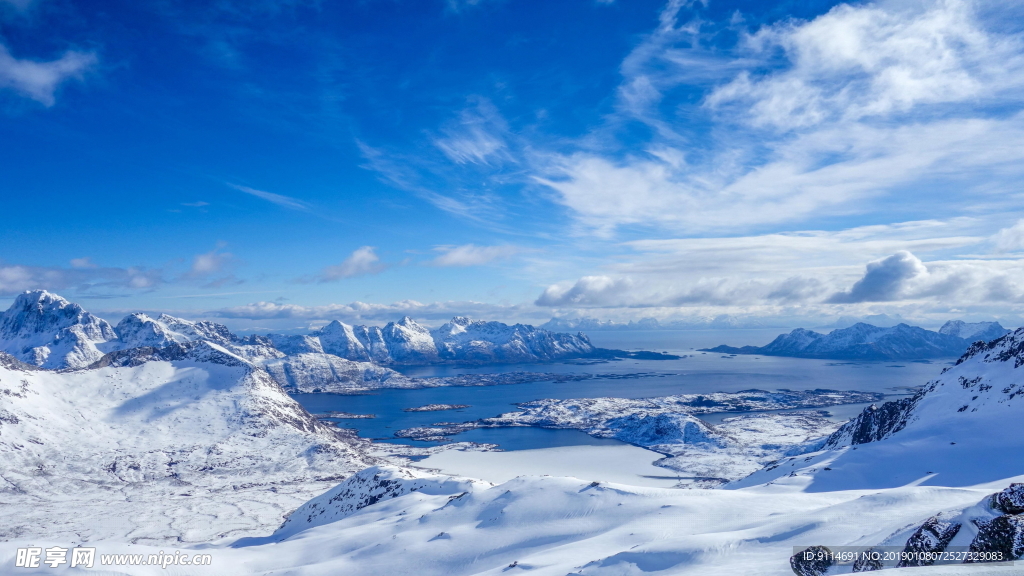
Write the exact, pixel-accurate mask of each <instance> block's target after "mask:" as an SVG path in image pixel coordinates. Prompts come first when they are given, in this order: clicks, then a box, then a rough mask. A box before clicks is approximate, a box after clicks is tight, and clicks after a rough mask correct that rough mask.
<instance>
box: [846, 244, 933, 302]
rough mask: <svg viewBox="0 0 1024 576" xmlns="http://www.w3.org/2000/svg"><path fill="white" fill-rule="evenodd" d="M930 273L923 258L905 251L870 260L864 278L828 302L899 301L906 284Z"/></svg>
mask: <svg viewBox="0 0 1024 576" xmlns="http://www.w3.org/2000/svg"><path fill="white" fill-rule="evenodd" d="M927 273H928V269H927V268H925V266H924V264H923V263H921V260H919V259H918V258H917V256H914V255H913V254H911V253H910V252H907V251H906V250H901V251H899V252H897V253H895V254H893V255H892V256H889V257H888V258H883V259H881V260H875V261H874V262H870V263H868V266H867V271H866V272H865V273H864V277H863V278H861V279H860V280H857V282H856V284H854V285H853V287H852V288H850V289H849V290H848V291H846V292H839V293H837V294H834V295H833V296H832V297H831V298H829V302H834V303H840V304H841V303H852V302H888V301H890V300H899V299H900V297H901V296H903V294H904V292H905V290H906V287H907V284H908V283H910V282H911V281H913V280H914V279H915V278H917V277H918V276H923V275H925V274H927Z"/></svg>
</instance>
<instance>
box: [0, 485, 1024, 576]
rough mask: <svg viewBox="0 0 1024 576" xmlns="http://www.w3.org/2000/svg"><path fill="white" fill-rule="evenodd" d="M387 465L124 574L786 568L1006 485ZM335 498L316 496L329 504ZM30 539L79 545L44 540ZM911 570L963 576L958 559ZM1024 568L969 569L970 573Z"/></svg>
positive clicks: (112, 549)
mask: <svg viewBox="0 0 1024 576" xmlns="http://www.w3.org/2000/svg"><path fill="white" fill-rule="evenodd" d="M371 472H372V471H371ZM376 472H377V473H379V474H381V475H382V476H383V477H385V478H386V479H391V480H393V479H395V478H402V481H403V482H407V483H415V484H416V485H417V486H418V489H417V490H415V491H403V490H402V489H401V488H400V487H399V488H398V489H396V490H395V492H397V493H399V495H398V496H397V497H395V498H390V499H387V498H385V499H381V500H380V501H378V502H376V503H374V504H372V505H369V506H365V507H362V508H361V509H358V510H355V509H354V508H355V506H351V505H349V504H351V500H345V499H341V500H339V501H336V502H334V503H333V506H335V508H337V510H331V511H329V512H328V513H327V514H328V515H329V517H328V518H326V519H325V520H326V521H327V523H323V524H320V523H319V522H320V520H319V518H321V517H322V516H323V515H318V514H317V510H318V508H310V507H309V506H308V505H307V507H304V508H303V509H302V510H300V512H298V513H296V516H298V517H299V521H300V522H305V523H307V524H308V525H309V527H308V528H307V529H304V530H298V529H299V528H301V526H294V529H295V530H297V531H291V530H282V531H281V532H280V533H279V534H278V535H277V536H276V537H269V538H263V539H249V540H243V541H240V542H237V543H236V544H234V545H233V546H232V545H230V544H219V545H214V546H207V547H203V548H202V549H201V551H202V552H205V553H210V554H212V555H213V561H214V564H213V566H212V567H203V568H193V569H191V570H188V569H185V568H184V567H177V569H176V570H177V571H176V572H162V571H161V569H160V568H153V567H136V568H130V567H123V568H119V569H118V570H119V571H118V572H117V573H125V574H167V573H170V574H238V575H245V574H267V575H269V574H277V575H283V574H296V575H298V574H303V575H338V574H344V575H354V576H355V575H379V574H389V575H390V574H395V575H405V574H408V575H423V576H434V575H436V576H449V575H473V574H495V575H496V574H517V573H524V574H526V573H529V574H545V575H558V576H562V575H566V574H587V575H623V574H629V575H641V574H659V573H661V574H712V575H717V574H721V575H723V576H724V575H729V576H732V575H736V574H765V575H783V574H792V571H791V570H790V568H789V563H788V558H789V556H790V555H791V554H792V547H793V546H794V545H797V546H799V545H808V544H826V545H859V544H864V545H869V544H875V543H877V542H880V541H882V540H884V539H885V538H886V537H888V536H889V535H891V534H893V533H894V532H898V531H900V530H906V529H907V528H908V527H912V526H913V525H915V524H916V523H919V522H920V521H921V520H922V519H923V518H926V517H928V516H930V515H931V514H933V513H934V512H935V511H936V509H942V510H950V509H957V508H964V507H967V506H971V505H974V504H976V503H977V502H978V501H979V500H981V499H982V498H983V497H984V496H986V495H987V494H990V493H992V492H994V491H996V490H998V489H999V488H1002V487H1003V486H1005V483H1004V482H999V483H995V484H992V485H989V486H979V487H973V488H937V487H906V488H894V489H888V490H882V491H877V490H857V491H840V492H824V493H807V492H804V491H802V490H801V488H802V487H803V486H804V485H805V484H806V480H805V479H800V480H797V481H794V482H793V483H791V484H785V485H775V486H770V487H760V488H754V489H746V490H675V489H661V488H644V487H637V486H629V485H622V484H612V483H594V482H590V481H587V480H583V479H575V478H553V477H522V478H517V479H514V480H510V481H508V482H505V483H502V484H499V485H497V486H491V485H489V484H487V483H481V482H476V483H474V482H470V481H459V480H456V481H453V479H452V478H451V477H448V476H430V475H427V474H422V473H412V474H402V473H400V471H396V470H393V469H392V470H387V469H385V470H383V471H380V470H378V471H376ZM364 488H365V487H364ZM367 489H369V488H367ZM378 493H379V491H378ZM352 497H353V498H354V499H356V500H358V499H359V497H360V495H359V494H353V495H352ZM329 500H330V499H329V498H320V499H318V501H316V503H317V504H318V505H319V506H324V507H329V506H331V504H330V503H329ZM333 512H336V513H334V514H333V515H331V513H333ZM332 520H333V521H332ZM281 537H284V538H286V539H284V540H279V538H281ZM28 543H29V541H20V542H19V541H15V542H7V543H3V544H0V565H3V566H12V565H13V559H14V552H15V549H16V548H17V547H18V546H24V545H27V544H28ZM31 543H32V544H33V545H39V546H48V545H50V544H51V543H52V544H58V545H67V542H66V541H65V540H49V539H38V538H37V539H33V540H32V541H31ZM90 545H95V546H96V547H97V549H98V551H99V552H100V553H136V554H140V553H141V554H149V553H153V554H156V553H157V552H158V551H159V550H165V551H166V550H167V549H169V548H168V547H167V546H163V547H159V548H158V547H153V546H143V545H135V546H128V545H127V544H126V543H123V542H122V543H117V542H113V541H109V542H103V541H101V542H94V543H91V544H90ZM196 550H198V549H195V548H192V549H189V550H187V551H188V552H195V551H196ZM513 564H514V566H513V567H512V568H509V566H510V565H513ZM913 570H914V571H913V572H910V573H911V574H924V575H930V574H961V573H965V572H964V571H963V569H962V568H961V569H960V571H959V572H958V571H957V568H956V567H953V568H952V569H950V568H915V569H913ZM1019 571H1020V569H1019V568H1017V571H1016V572H1014V571H1012V570H1009V571H1008V570H1007V569H1006V568H996V569H991V568H981V567H971V568H970V570H969V571H967V572H966V573H970V574H986V573H1000V572H1002V573H1019ZM24 573H31V572H29V571H25V572H24ZM37 573H47V572H45V569H44V571H39V572H37ZM67 573H75V572H73V571H70V570H68V571H67ZM890 573H892V574H899V572H890Z"/></svg>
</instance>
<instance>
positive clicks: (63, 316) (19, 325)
mask: <svg viewBox="0 0 1024 576" xmlns="http://www.w3.org/2000/svg"><path fill="white" fill-rule="evenodd" d="M116 339H117V334H116V333H115V332H114V329H113V328H112V327H111V326H110V324H108V323H107V321H106V320H103V319H101V318H97V317H95V316H93V315H92V314H90V313H88V312H86V311H85V310H83V309H82V307H81V306H79V305H78V304H74V303H72V302H68V301H67V300H65V299H63V298H61V297H60V296H57V295H56V294H50V293H49V292H47V291H45V290H34V291H31V292H25V293H23V294H19V295H18V297H17V298H15V300H14V304H12V305H11V307H10V308H8V309H7V311H5V312H3V313H0V350H2V351H4V352H7V353H8V354H10V355H12V356H14V357H15V358H17V359H18V360H21V361H22V362H25V363H28V364H32V365H35V366H41V367H43V368H53V369H57V368H82V367H85V366H88V365H89V364H91V363H93V362H95V361H96V360H99V359H100V357H101V356H103V352H102V351H100V349H99V347H98V345H102V344H104V343H106V342H108V341H111V340H116Z"/></svg>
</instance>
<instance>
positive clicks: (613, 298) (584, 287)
mask: <svg viewBox="0 0 1024 576" xmlns="http://www.w3.org/2000/svg"><path fill="white" fill-rule="evenodd" d="M632 287H633V282H632V280H630V279H629V278H611V277H609V276H584V277H583V278H580V279H579V280H577V281H576V283H574V284H572V285H571V286H562V285H557V284H556V285H553V286H548V288H547V289H546V290H544V292H543V293H542V294H541V295H540V297H539V298H537V301H536V302H535V304H536V305H537V306H561V307H569V306H572V307H575V306H580V307H589V306H608V305H615V306H622V305H626V300H625V297H626V296H628V295H629V293H630V290H631V288H632Z"/></svg>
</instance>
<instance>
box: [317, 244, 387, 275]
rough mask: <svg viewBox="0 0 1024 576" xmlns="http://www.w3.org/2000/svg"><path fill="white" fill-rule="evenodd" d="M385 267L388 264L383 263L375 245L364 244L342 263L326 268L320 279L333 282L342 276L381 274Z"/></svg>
mask: <svg viewBox="0 0 1024 576" xmlns="http://www.w3.org/2000/svg"><path fill="white" fill-rule="evenodd" d="M385 268H387V266H385V265H384V264H383V263H381V261H380V258H378V257H377V253H376V252H375V251H374V248H373V246H363V247H362V248H358V249H356V250H355V251H353V252H352V254H351V255H349V257H348V258H346V259H345V260H344V261H343V262H342V263H341V264H338V265H337V266H328V267H327V268H324V271H323V272H322V273H321V274H320V276H319V278H318V280H319V281H320V282H333V281H335V280H341V279H342V278H353V277H356V276H366V275H369V274H379V273H380V272H383V271H384V269H385Z"/></svg>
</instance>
